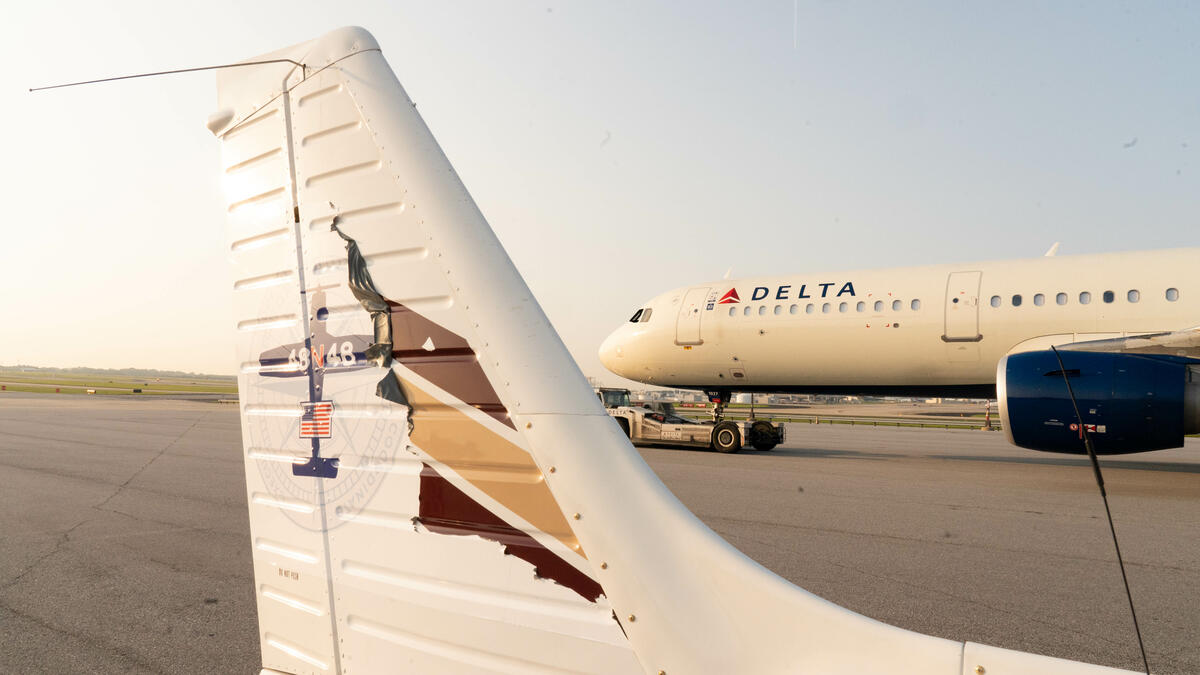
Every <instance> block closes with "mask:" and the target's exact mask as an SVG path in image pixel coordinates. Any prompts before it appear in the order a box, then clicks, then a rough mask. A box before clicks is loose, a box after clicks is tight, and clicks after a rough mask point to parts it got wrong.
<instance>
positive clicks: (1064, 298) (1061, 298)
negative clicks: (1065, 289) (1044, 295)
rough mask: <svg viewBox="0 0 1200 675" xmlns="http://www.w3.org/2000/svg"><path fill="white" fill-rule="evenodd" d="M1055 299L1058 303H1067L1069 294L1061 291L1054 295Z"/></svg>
mask: <svg viewBox="0 0 1200 675" xmlns="http://www.w3.org/2000/svg"><path fill="white" fill-rule="evenodd" d="M1054 301H1055V302H1057V303H1058V304H1060V305H1065V304H1067V294H1066V293H1059V294H1058V295H1056V296H1054Z"/></svg>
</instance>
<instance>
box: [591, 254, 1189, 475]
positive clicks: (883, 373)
mask: <svg viewBox="0 0 1200 675" xmlns="http://www.w3.org/2000/svg"><path fill="white" fill-rule="evenodd" d="M1198 259H1200V249H1196V248H1180V249H1170V250H1161V251H1145V252H1130V253H1109V254H1100V255H1077V256H1061V257H1060V256H1053V255H1050V254H1048V255H1046V256H1043V257H1040V258H1032V259H1025V260H1009V261H993V262H979V263H967V264H959V265H934V266H927V267H909V268H897V269H886V270H874V271H854V272H841V273H828V274H819V275H817V274H810V275H803V276H788V277H762V278H750V279H743V280H737V281H714V282H710V283H703V284H695V285H692V286H685V287H681V288H676V289H673V290H670V291H667V292H666V293H663V294H661V295H659V296H657V297H655V298H653V299H651V300H649V301H648V302H646V303H644V304H643V305H642V306H641V307H640V308H638V310H637V311H636V312H634V314H633V316H632V317H630V319H629V321H627V322H626V323H624V324H623V325H621V326H620V327H618V328H617V329H616V330H615V331H614V332H613V333H612V334H611V335H610V336H609V337H608V338H607V339H606V340H605V341H604V343H603V344H602V346H601V347H600V359H601V361H602V362H603V363H604V365H605V366H606V367H607V368H608V369H609V370H611V371H613V372H614V373H616V374H617V375H620V376H622V377H626V378H629V379H631V380H636V381H639V382H645V383H647V384H654V385H661V386H666V387H677V388H682V389H700V390H704V391H706V392H710V397H711V398H712V400H714V402H717V403H718V404H720V403H721V402H723V401H727V400H728V398H729V394H730V392H733V391H747V392H803V393H826V394H882V395H901V396H908V395H911V396H962V397H977V398H992V397H996V396H997V394H998V393H999V398H1000V405H1001V414H1002V417H1004V418H1005V429H1006V431H1007V432H1008V433H1009V435H1010V437H1012V434H1013V433H1014V432H1016V433H1017V437H1016V438H1014V442H1017V443H1018V444H1019V445H1024V446H1025V447H1035V448H1038V449H1058V448H1057V446H1058V445H1062V444H1063V443H1065V444H1066V445H1068V446H1069V449H1068V451H1078V449H1079V445H1078V443H1077V442H1076V441H1077V440H1078V439H1077V438H1076V439H1070V438H1067V437H1069V436H1070V433H1069V432H1071V431H1076V432H1077V431H1078V424H1077V423H1076V427H1075V428H1074V429H1073V430H1072V429H1071V424H1072V423H1071V422H1070V421H1064V420H1065V419H1066V418H1070V417H1072V415H1070V414H1067V412H1064V411H1063V410H1062V409H1060V408H1053V409H1052V410H1051V409H1048V410H1050V412H1048V413H1047V414H1044V415H1043V414H1037V415H1035V416H1034V418H1029V419H1025V418H1022V419H1008V418H1009V413H1010V408H1011V406H1009V405H1008V403H1009V400H1010V398H1011V396H1013V395H1025V394H1026V393H1028V392H1026V390H1025V389H1023V388H1021V387H1023V386H1024V385H1026V384H1030V383H1031V382H1032V383H1033V384H1037V383H1039V382H1041V381H1040V380H1037V377H1040V376H1041V375H1043V374H1044V373H1036V375H1034V376H1031V377H1033V378H1034V379H1033V380H1032V381H1030V380H1029V377H1026V376H1025V375H1026V374H1027V373H1026V371H1025V370H1020V376H1019V377H1018V378H1017V379H1018V382H1017V383H1016V386H1006V385H1010V384H1011V379H1012V377H1011V376H1012V375H1013V373H1012V372H1011V371H1010V367H1017V362H1016V361H1013V360H1012V359H1010V358H1009V357H1010V355H1015V354H1019V353H1032V352H1045V351H1046V350H1049V349H1050V348H1051V347H1064V348H1067V347H1066V346H1067V345H1071V347H1070V349H1073V350H1076V351H1078V350H1088V351H1093V352H1107V353H1122V354H1125V355H1126V356H1128V355H1130V353H1131V352H1138V353H1155V354H1167V355H1173V356H1174V357H1189V356H1196V355H1197V349H1196V346H1197V344H1196V343H1197V331H1195V330H1189V329H1188V327H1190V326H1193V325H1195V322H1196V319H1197V317H1200V275H1197V274H1196V272H1195V264H1196V261H1197V260H1198ZM1176 331H1178V332H1176ZM1137 336H1142V337H1137ZM1053 353H1054V352H1050V354H1053ZM1048 356H1049V355H1044V356H1043V357H1042V361H1044V360H1045V359H1046V358H1048ZM1030 358H1036V357H1023V360H1024V361H1025V362H1029V359H1030ZM1055 358H1057V357H1055ZM1074 358H1087V357H1074ZM1095 358H1100V357H1095ZM1095 358H1094V359H1093V360H1095ZM1042 361H1038V362H1037V363H1038V364H1039V365H1037V366H1033V367H1032V370H1030V371H1029V372H1033V371H1036V370H1038V368H1040V364H1041V362H1042ZM1166 363H1170V364H1174V365H1164V364H1166ZM1131 364H1133V365H1131ZM1138 364H1143V365H1145V364H1148V365H1146V367H1147V368H1152V369H1154V368H1162V367H1167V368H1173V369H1174V370H1176V371H1178V372H1177V373H1176V375H1177V376H1172V378H1173V379H1172V380H1171V383H1172V386H1171V391H1170V392H1168V391H1165V390H1164V391H1161V392H1156V393H1157V394H1158V397H1159V399H1161V398H1163V397H1165V396H1168V395H1170V396H1174V397H1175V398H1180V396H1181V394H1182V389H1187V391H1188V392H1190V391H1191V388H1190V387H1185V386H1184V385H1185V384H1187V383H1188V382H1190V377H1191V375H1190V373H1191V371H1190V366H1189V365H1188V363H1187V360H1186V359H1182V360H1179V359H1176V360H1171V359H1170V358H1160V357H1155V359H1153V360H1152V361H1149V362H1147V361H1145V360H1144V359H1143V360H1142V361H1135V362H1128V361H1123V362H1121V363H1120V365H1119V366H1117V365H1114V366H1113V367H1115V368H1117V371H1118V372H1126V371H1128V370H1129V369H1130V368H1133V369H1134V370H1137V371H1138V372H1139V373H1140V372H1141V371H1140V369H1139V368H1136V367H1134V366H1137V365H1138ZM1095 367H1101V366H1100V365H1099V363H1098V362H1097V364H1096V365H1095ZM1054 370H1062V368H1061V366H1056V367H1055V368H1050V369H1049V370H1046V372H1050V371H1054ZM1104 376H1105V377H1107V376H1108V371H1107V370H1105V375H1104ZM1044 379H1045V378H1044V377H1043V378H1042V380H1044ZM1140 386H1141V385H1140V384H1138V385H1136V386H1133V389H1135V390H1136V389H1138V388H1139V387H1140ZM1176 389H1179V390H1180V391H1178V392H1177V391H1175V390H1176ZM1077 393H1078V392H1077ZM1146 393H1147V392H1145V391H1142V392H1140V393H1137V394H1134V395H1135V396H1138V397H1141V396H1144V395H1145V394H1146ZM1188 400H1189V401H1191V400H1192V397H1191V396H1190V394H1189V398H1188ZM1131 405H1132V404H1131ZM1181 405H1182V402H1181ZM1194 407H1195V406H1194V405H1190V404H1189V405H1188V406H1183V407H1181V408H1180V409H1179V410H1178V411H1176V412H1178V413H1181V414H1182V413H1186V414H1184V415H1183V417H1182V418H1180V419H1174V418H1175V417H1179V415H1175V416H1174V417H1173V418H1172V419H1174V421H1175V422H1176V424H1175V426H1177V427H1178V429H1176V430H1175V431H1176V432H1178V433H1172V434H1170V436H1171V439H1172V441H1173V442H1172V443H1171V444H1169V445H1165V446H1164V445H1162V444H1161V443H1162V442H1163V441H1162V439H1158V440H1156V441H1155V442H1153V443H1149V444H1147V447H1141V446H1139V444H1138V443H1139V439H1136V438H1131V439H1129V442H1128V443H1125V444H1114V443H1113V442H1109V443H1101V445H1105V446H1106V451H1108V452H1118V451H1124V452H1128V451H1133V450H1135V449H1147V450H1149V449H1157V448H1158V447H1176V446H1177V445H1182V442H1183V433H1182V432H1184V431H1187V432H1188V433H1192V432H1193V431H1195V430H1196V429H1197V428H1198V427H1200V423H1198V422H1197V419H1198V418H1200V415H1197V413H1196V411H1195V410H1194ZM1087 408H1088V409H1089V410H1092V409H1093V408H1094V406H1087ZM1102 408H1104V406H1102ZM1185 408H1186V410H1185ZM1112 412H1113V411H1112V406H1111V405H1110V406H1107V410H1100V411H1098V412H1095V411H1094V417H1095V419H1089V420H1085V422H1084V423H1085V424H1088V425H1089V427H1088V428H1089V429H1091V427H1092V426H1095V427H1096V429H1100V428H1103V429H1104V432H1103V433H1101V432H1099V431H1097V437H1098V438H1099V437H1100V436H1104V439H1102V440H1106V441H1113V440H1114V439H1115V437H1116V436H1118V435H1120V434H1122V433H1124V432H1123V431H1121V430H1118V428H1115V427H1113V424H1112V422H1111V420H1108V419H1106V414H1111V413H1112ZM1122 414H1123V413H1122ZM1110 416H1111V415H1110ZM1159 421H1160V422H1162V421H1163V418H1162V417H1160V418H1159ZM1013 422H1015V423H1016V424H1015V427H1014V426H1013V424H1012V423H1013ZM1047 422H1049V423H1050V424H1049V427H1047V425H1046V423H1047ZM1056 422H1063V425H1061V426H1063V427H1064V430H1065V431H1066V432H1068V433H1066V434H1065V436H1064V438H1066V440H1065V441H1063V443H1057V442H1053V441H1051V440H1048V439H1046V438H1043V436H1045V432H1054V431H1058V428H1059V425H1057V424H1056ZM1119 424H1120V422H1118V426H1119ZM1026 426H1032V427H1033V429H1032V433H1033V436H1032V437H1030V436H1029V435H1028V434H1026V436H1024V437H1022V435H1021V434H1022V432H1023V431H1030V430H1028V429H1023V427H1026ZM1059 435H1061V434H1059ZM1076 436H1077V434H1076ZM1022 438H1024V441H1025V442H1021V440H1022ZM1060 440H1062V439H1060ZM1140 440H1143V441H1144V440H1147V439H1140ZM1174 441H1178V443H1174ZM1047 443H1048V444H1049V445H1052V446H1056V447H1054V448H1050V447H1041V446H1042V445H1045V444H1047Z"/></svg>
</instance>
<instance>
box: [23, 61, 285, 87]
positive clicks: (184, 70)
mask: <svg viewBox="0 0 1200 675" xmlns="http://www.w3.org/2000/svg"><path fill="white" fill-rule="evenodd" d="M268 63H290V64H292V65H296V66H300V67H301V68H302V69H304V73H305V75H307V74H308V66H306V65H304V64H303V63H300V62H299V61H293V60H291V59H270V60H268V61H247V62H245V63H226V64H224V65H221V66H201V67H199V68H181V69H179V70H161V71H159V72H157V73H140V74H138V75H121V76H119V77H105V78H102V79H99V80H86V81H84V82H68V83H67V84H52V85H50V86H48V87H30V89H29V91H31V92H33V91H43V90H46V89H61V88H62V87H77V86H79V85H82V84H97V83H99V82H115V81H116V80H132V79H134V78H137V77H154V76H155V75H174V74H176V73H194V72H196V71H198V70H218V69H220V68H240V67H242V66H262V65H266V64H268Z"/></svg>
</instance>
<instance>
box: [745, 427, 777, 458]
mask: <svg viewBox="0 0 1200 675" xmlns="http://www.w3.org/2000/svg"><path fill="white" fill-rule="evenodd" d="M750 445H753V446H754V449H755V450H762V451H766V450H772V449H774V448H775V446H776V445H779V441H778V440H777V436H776V433H775V427H773V426H771V423H770V422H768V421H766V420H759V421H757V422H755V423H754V424H752V425H750Z"/></svg>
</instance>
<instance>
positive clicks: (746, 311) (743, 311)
mask: <svg viewBox="0 0 1200 675" xmlns="http://www.w3.org/2000/svg"><path fill="white" fill-rule="evenodd" d="M742 316H750V305H746V309H743V310H742Z"/></svg>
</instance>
